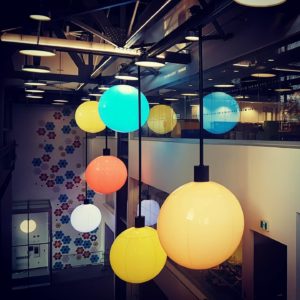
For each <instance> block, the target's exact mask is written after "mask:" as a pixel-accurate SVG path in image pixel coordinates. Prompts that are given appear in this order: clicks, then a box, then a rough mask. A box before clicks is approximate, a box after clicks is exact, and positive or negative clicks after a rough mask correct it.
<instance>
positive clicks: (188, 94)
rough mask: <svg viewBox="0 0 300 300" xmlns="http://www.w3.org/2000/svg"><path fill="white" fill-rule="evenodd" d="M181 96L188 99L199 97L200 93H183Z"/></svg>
mask: <svg viewBox="0 0 300 300" xmlns="http://www.w3.org/2000/svg"><path fill="white" fill-rule="evenodd" d="M181 95H182V96H187V97H194V96H198V93H182V94H181Z"/></svg>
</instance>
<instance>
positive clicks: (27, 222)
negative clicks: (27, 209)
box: [20, 219, 36, 233]
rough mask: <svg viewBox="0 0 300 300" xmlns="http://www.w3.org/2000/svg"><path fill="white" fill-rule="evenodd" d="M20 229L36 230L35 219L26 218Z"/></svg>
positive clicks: (25, 230) (28, 231) (23, 230)
mask: <svg viewBox="0 0 300 300" xmlns="http://www.w3.org/2000/svg"><path fill="white" fill-rule="evenodd" d="M20 229H21V231H22V232H24V233H30V232H33V231H35V229H36V222H35V221H34V220H31V219H30V220H24V221H22V222H21V224H20Z"/></svg>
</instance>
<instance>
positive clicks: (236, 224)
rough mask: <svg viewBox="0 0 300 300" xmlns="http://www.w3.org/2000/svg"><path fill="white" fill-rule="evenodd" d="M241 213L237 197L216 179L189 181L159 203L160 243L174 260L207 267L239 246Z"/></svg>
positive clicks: (178, 262) (241, 229) (218, 261)
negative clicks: (160, 204) (214, 180)
mask: <svg viewBox="0 0 300 300" xmlns="http://www.w3.org/2000/svg"><path fill="white" fill-rule="evenodd" d="M243 230H244V215H243V211H242V209H241V206H240V204H239V201H238V200H237V198H236V197H235V196H234V195H233V194H232V193H231V192H230V191H229V190H228V189H227V188H225V187H224V186H222V185H220V184H218V183H215V182H211V181H208V182H189V183H187V184H184V185H183V186H181V187H179V188H178V189H176V190H175V191H174V192H172V193H171V194H170V195H169V196H168V198H167V199H166V200H165V202H164V204H163V205H162V207H161V210H160V213H159V216H158V221H157V231H158V236H159V239H160V242H161V245H162V247H163V248H164V250H165V251H166V253H167V255H168V257H170V258H171V259H172V260H173V261H175V262H176V263H177V264H179V265H181V266H184V267H186V268H190V269H208V268H212V267H215V266H217V265H219V264H221V263H222V262H224V261H225V260H226V259H228V258H229V257H230V256H231V255H232V254H233V253H234V251H235V250H236V248H237V247H238V245H239V243H240V241H241V238H242V234H243Z"/></svg>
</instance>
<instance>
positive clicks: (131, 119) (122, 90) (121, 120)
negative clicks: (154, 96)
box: [98, 84, 149, 132]
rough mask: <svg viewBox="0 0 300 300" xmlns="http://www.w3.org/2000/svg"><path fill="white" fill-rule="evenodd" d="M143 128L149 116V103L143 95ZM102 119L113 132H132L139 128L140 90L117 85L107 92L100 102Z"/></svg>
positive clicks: (99, 107)
mask: <svg viewBox="0 0 300 300" xmlns="http://www.w3.org/2000/svg"><path fill="white" fill-rule="evenodd" d="M141 108H142V126H143V125H144V124H145V122H146V121H147V119H148V116H149V103H148V100H147V98H146V97H145V96H144V94H143V93H141ZM98 109H99V114H100V116H101V119H102V120H103V122H104V123H105V124H106V126H107V127H109V128H110V129H112V130H115V131H117V132H132V131H135V130H137V129H138V128H139V122H138V90H137V89H136V88H135V87H133V86H130V85H124V84H120V85H115V86H112V87H111V88H110V89H108V90H107V91H105V93H104V94H103V95H102V97H101V101H100V102H99V106H98Z"/></svg>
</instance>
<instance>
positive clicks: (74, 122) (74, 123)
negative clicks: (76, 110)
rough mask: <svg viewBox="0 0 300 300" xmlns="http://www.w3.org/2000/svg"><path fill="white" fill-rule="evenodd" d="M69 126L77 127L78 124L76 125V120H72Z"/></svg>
mask: <svg viewBox="0 0 300 300" xmlns="http://www.w3.org/2000/svg"><path fill="white" fill-rule="evenodd" d="M69 124H70V126H71V127H77V123H76V121H75V119H72V120H71V121H70V123H69Z"/></svg>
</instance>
